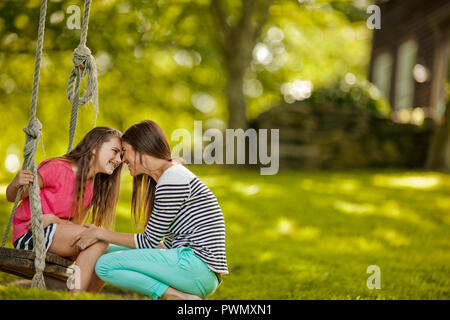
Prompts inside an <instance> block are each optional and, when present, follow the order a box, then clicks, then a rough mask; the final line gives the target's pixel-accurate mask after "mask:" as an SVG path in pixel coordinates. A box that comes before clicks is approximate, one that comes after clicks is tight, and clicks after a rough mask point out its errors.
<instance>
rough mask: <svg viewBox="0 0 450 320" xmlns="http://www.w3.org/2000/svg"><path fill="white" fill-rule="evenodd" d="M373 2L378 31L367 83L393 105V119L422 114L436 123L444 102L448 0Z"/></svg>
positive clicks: (448, 47)
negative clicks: (377, 11)
mask: <svg viewBox="0 0 450 320" xmlns="http://www.w3.org/2000/svg"><path fill="white" fill-rule="evenodd" d="M376 4H377V5H378V6H379V7H380V9H381V10H380V11H381V29H375V30H374V33H373V39H372V53H371V61H370V70H369V79H370V81H371V82H373V83H374V84H375V85H376V86H377V87H378V88H379V89H380V91H381V92H382V93H383V95H384V96H385V97H386V99H388V100H389V102H390V103H391V106H392V108H393V111H394V112H393V114H394V118H397V119H398V120H401V121H406V122H407V121H409V120H410V118H408V117H410V115H411V114H412V110H421V111H423V113H422V114H423V115H424V116H425V117H432V118H434V119H436V120H437V119H439V118H440V117H441V116H442V114H443V112H444V110H445V105H446V103H447V101H446V97H445V84H446V82H448V79H449V75H450V74H449V72H448V68H449V59H450V1H449V0H408V1H404V0H384V1H376ZM417 108H419V109H417ZM404 115H406V118H405V117H404Z"/></svg>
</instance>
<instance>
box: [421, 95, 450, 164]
mask: <svg viewBox="0 0 450 320" xmlns="http://www.w3.org/2000/svg"><path fill="white" fill-rule="evenodd" d="M426 168H427V169H430V170H439V171H450V103H447V106H446V108H445V113H444V116H443V117H442V122H441V124H440V125H439V126H438V127H437V128H436V131H435V132H434V134H433V137H432V140H431V143H430V149H429V151H428V156H427V162H426Z"/></svg>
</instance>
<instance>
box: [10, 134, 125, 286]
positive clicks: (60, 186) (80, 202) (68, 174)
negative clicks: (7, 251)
mask: <svg viewBox="0 0 450 320" xmlns="http://www.w3.org/2000/svg"><path fill="white" fill-rule="evenodd" d="M120 136H121V133H120V132H119V131H117V130H115V129H112V128H108V127H96V128H94V129H92V130H91V131H90V132H89V133H87V134H86V136H85V137H84V138H83V140H82V141H81V142H80V143H79V144H78V145H77V146H76V147H75V149H73V150H72V151H70V152H69V153H67V154H65V155H63V156H62V157H58V158H53V159H48V160H45V161H43V162H42V163H41V164H40V165H39V167H38V170H37V173H38V183H39V187H40V189H41V190H40V197H41V206H42V213H43V226H44V235H45V247H46V249H47V250H48V251H49V252H52V253H55V254H57V255H60V256H63V257H68V258H71V259H73V260H75V264H76V265H77V266H78V267H79V273H80V277H81V279H80V280H81V281H80V284H81V285H80V288H75V289H76V290H77V291H78V290H80V291H86V290H87V291H93V292H96V291H100V290H101V287H102V285H103V282H102V281H101V280H100V279H99V278H98V277H97V276H96V275H95V272H94V267H95V262H96V261H97V259H98V257H100V256H101V255H102V254H103V253H104V252H105V250H106V248H107V244H106V243H104V242H98V243H96V245H95V246H92V247H90V248H89V249H88V250H85V251H82V252H80V249H82V248H74V247H72V246H70V243H71V241H72V240H73V238H74V237H76V236H77V235H78V234H79V233H81V232H82V231H83V227H82V226H80V224H81V223H82V222H83V221H84V220H85V218H87V216H88V213H89V212H91V221H92V223H94V224H95V225H97V226H103V227H107V228H111V227H112V224H113V221H114V213H115V206H116V203H117V200H118V195H119V189H120V171H121V168H122V166H121V158H120V157H121V149H122V146H121V140H120ZM33 179H34V174H33V173H32V172H31V171H27V170H21V171H19V173H18V174H17V175H16V177H15V178H14V180H13V181H12V182H11V183H10V184H9V186H8V188H7V190H6V197H7V199H8V201H11V202H14V201H15V198H16V195H17V192H18V189H19V187H20V186H23V193H22V202H21V203H20V205H19V206H18V208H17V211H16V214H15V215H14V219H13V234H12V241H13V244H14V247H15V248H16V249H24V250H33V239H32V238H33V235H32V233H31V221H30V219H31V214H30V201H29V198H28V183H29V182H32V181H33Z"/></svg>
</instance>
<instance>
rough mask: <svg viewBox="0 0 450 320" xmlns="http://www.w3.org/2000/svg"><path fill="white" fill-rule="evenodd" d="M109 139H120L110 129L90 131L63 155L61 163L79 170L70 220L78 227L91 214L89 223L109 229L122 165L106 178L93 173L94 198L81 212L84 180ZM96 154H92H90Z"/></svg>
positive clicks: (116, 131) (105, 175) (117, 134)
mask: <svg viewBox="0 0 450 320" xmlns="http://www.w3.org/2000/svg"><path fill="white" fill-rule="evenodd" d="M112 137H117V138H119V139H120V137H121V133H120V131H118V130H116V129H113V128H109V127H95V128H94V129H92V130H91V131H89V132H88V133H87V134H86V135H85V136H84V138H83V139H82V140H81V141H80V142H79V143H78V144H77V146H76V147H75V148H74V149H73V150H72V151H70V152H68V153H66V154H65V155H63V156H62V157H59V159H61V160H66V161H70V162H71V163H73V164H75V165H76V166H77V168H78V170H77V174H76V183H75V188H74V192H73V205H72V219H73V220H75V221H77V222H78V223H81V222H83V221H84V220H86V218H87V213H88V212H89V211H90V212H91V223H93V224H95V225H97V226H103V227H105V228H112V227H113V224H114V218H115V211H116V205H117V201H118V199H119V191H120V173H121V170H122V163H121V164H120V165H119V166H118V167H117V168H116V169H115V170H114V172H113V173H112V174H111V175H109V174H106V173H96V174H95V178H94V183H93V189H94V190H93V195H92V200H91V202H90V204H89V206H88V207H87V208H86V209H83V204H84V196H85V190H86V184H87V182H88V181H87V176H88V172H89V169H90V166H91V165H92V163H95V161H96V157H97V155H98V154H99V152H100V148H101V147H102V145H103V144H104V143H105V142H108V141H110V139H111V138H112ZM94 150H95V154H94V153H93V151H94Z"/></svg>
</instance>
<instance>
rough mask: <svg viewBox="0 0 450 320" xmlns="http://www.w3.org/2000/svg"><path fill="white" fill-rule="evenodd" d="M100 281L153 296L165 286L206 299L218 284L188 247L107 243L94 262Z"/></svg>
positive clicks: (212, 274)
mask: <svg viewBox="0 0 450 320" xmlns="http://www.w3.org/2000/svg"><path fill="white" fill-rule="evenodd" d="M95 272H96V273H97V275H98V276H99V278H100V279H102V280H103V281H105V282H107V283H110V284H112V285H115V286H118V287H121V288H124V289H127V290H131V291H135V292H138V293H140V294H143V295H145V296H148V297H152V298H153V299H158V298H159V297H161V296H162V295H163V294H164V292H166V290H167V288H169V287H172V288H175V289H177V290H180V291H183V292H186V293H190V294H195V295H197V296H199V297H201V298H206V297H208V296H210V295H211V294H213V293H214V291H215V290H216V289H217V287H218V286H219V281H218V279H217V277H216V274H215V273H214V272H213V271H212V270H211V269H210V268H209V267H208V266H207V265H206V263H205V262H204V261H203V260H201V259H200V258H199V257H197V256H196V255H195V253H194V251H193V250H192V249H190V248H175V249H129V248H125V247H120V246H116V245H110V246H109V248H108V251H107V252H106V253H105V254H104V255H103V256H101V257H100V258H99V259H98V261H97V264H96V265H95Z"/></svg>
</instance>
